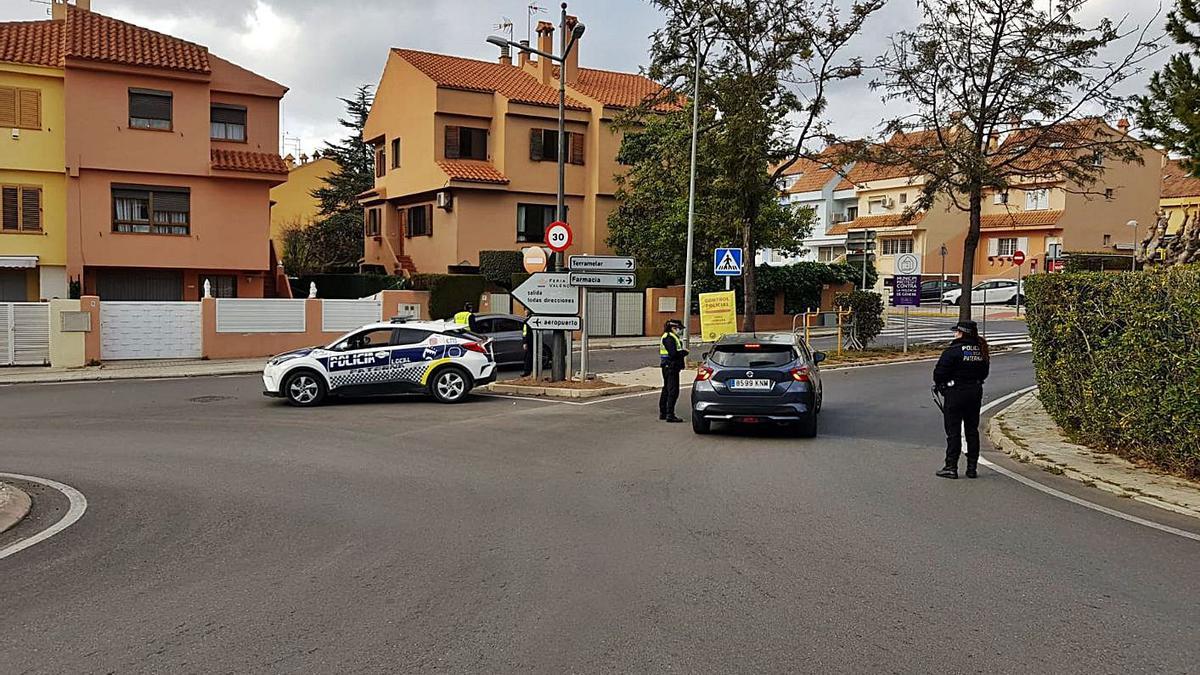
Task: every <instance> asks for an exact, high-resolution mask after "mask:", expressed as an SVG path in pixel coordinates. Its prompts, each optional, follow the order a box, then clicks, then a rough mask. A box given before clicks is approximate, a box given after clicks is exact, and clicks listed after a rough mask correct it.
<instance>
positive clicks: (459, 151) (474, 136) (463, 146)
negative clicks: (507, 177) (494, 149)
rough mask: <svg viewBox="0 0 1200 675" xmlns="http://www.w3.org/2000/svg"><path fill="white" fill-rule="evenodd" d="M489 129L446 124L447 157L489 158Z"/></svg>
mask: <svg viewBox="0 0 1200 675" xmlns="http://www.w3.org/2000/svg"><path fill="white" fill-rule="evenodd" d="M487 137H488V130H487V129H478V128H476V127H456V126H450V125H447V126H446V159H481V160H486V159H487Z"/></svg>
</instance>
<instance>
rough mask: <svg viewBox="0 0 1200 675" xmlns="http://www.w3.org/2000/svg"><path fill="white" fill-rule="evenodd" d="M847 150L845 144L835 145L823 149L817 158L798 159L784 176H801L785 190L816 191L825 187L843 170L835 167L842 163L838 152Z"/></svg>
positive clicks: (789, 191)
mask: <svg viewBox="0 0 1200 675" xmlns="http://www.w3.org/2000/svg"><path fill="white" fill-rule="evenodd" d="M845 150H846V148H845V147H844V146H841V145H834V146H830V147H828V148H825V149H824V150H822V151H821V154H820V155H818V156H817V158H816V159H807V158H805V159H799V160H797V161H796V163H794V164H792V165H791V166H789V167H788V168H787V170H785V171H784V172H783V175H784V176H796V175H799V176H800V177H799V178H798V179H797V180H796V183H795V184H794V185H792V187H790V188H788V189H787V190H785V192H786V193H788V194H794V193H800V192H816V191H817V190H820V189H821V188H823V187H825V185H826V184H827V183H828V182H829V181H830V180H832V179H833V177H834V176H835V175H837V174H838V173H839V172H840V171H841V169H840V168H835V167H839V166H840V165H841V160H839V159H838V154H839V153H841V152H844V151H845ZM842 182H843V183H844V182H845V180H844V179H843V181H842ZM839 185H840V183H839Z"/></svg>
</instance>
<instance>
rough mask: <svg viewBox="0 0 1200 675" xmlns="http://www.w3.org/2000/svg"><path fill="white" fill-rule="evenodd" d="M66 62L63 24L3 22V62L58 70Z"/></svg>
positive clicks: (0, 35) (0, 31)
mask: <svg viewBox="0 0 1200 675" xmlns="http://www.w3.org/2000/svg"><path fill="white" fill-rule="evenodd" d="M62 60H63V38H62V22H61V21H10V22H7V23H0V61H8V62H10V63H27V64H30V65H34V66H50V67H58V66H61V65H62Z"/></svg>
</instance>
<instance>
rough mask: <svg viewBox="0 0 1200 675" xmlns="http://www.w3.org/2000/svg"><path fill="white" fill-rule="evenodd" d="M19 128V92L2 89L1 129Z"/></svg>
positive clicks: (0, 105) (0, 102)
mask: <svg viewBox="0 0 1200 675" xmlns="http://www.w3.org/2000/svg"><path fill="white" fill-rule="evenodd" d="M15 126H17V90H16V89H14V88H12V87H0V127H15Z"/></svg>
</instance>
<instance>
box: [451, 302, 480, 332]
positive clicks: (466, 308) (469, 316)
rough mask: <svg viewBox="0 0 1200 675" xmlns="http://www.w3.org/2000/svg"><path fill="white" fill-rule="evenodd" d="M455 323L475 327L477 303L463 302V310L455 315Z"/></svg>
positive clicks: (470, 327) (469, 327)
mask: <svg viewBox="0 0 1200 675" xmlns="http://www.w3.org/2000/svg"><path fill="white" fill-rule="evenodd" d="M454 323H456V324H459V325H460V326H466V327H467V328H468V329H474V328H475V305H472V304H471V303H469V302H467V303H463V308H462V311H461V312H459V313H457V314H455V315H454Z"/></svg>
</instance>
